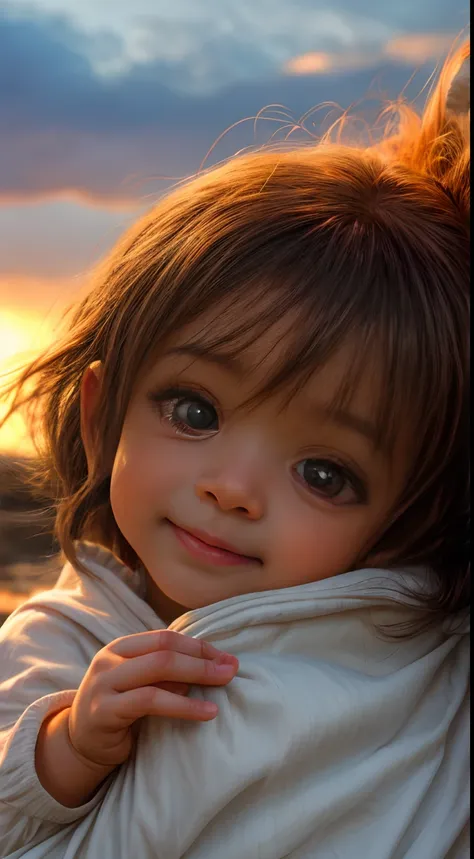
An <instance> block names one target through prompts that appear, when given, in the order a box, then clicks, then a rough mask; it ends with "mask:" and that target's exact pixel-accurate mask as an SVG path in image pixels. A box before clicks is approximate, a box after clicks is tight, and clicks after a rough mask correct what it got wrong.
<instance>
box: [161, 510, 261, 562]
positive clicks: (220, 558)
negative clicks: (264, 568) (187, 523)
mask: <svg viewBox="0 0 474 859" xmlns="http://www.w3.org/2000/svg"><path fill="white" fill-rule="evenodd" d="M167 522H168V524H169V525H171V528H172V529H173V532H174V534H175V536H176V538H177V540H179V542H180V543H181V545H182V546H184V548H185V549H187V550H188V552H189V553H190V554H191V555H193V556H194V557H195V558H198V559H200V560H204V561H207V562H208V563H211V564H217V565H219V566H241V565H243V564H256V563H261V561H260V559H259V558H255V557H250V556H249V555H243V554H242V552H239V551H238V550H237V549H236V548H235V547H234V546H231V545H230V543H226V542H225V541H224V540H220V539H219V538H218V537H213V536H212V535H211V534H207V533H206V532H205V531H200V530H198V529H197V528H193V529H192V530H191V529H189V530H188V529H185V528H181V527H180V526H179V525H176V524H175V523H174V522H172V521H171V520H170V519H168V520H167Z"/></svg>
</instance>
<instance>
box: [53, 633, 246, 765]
mask: <svg viewBox="0 0 474 859" xmlns="http://www.w3.org/2000/svg"><path fill="white" fill-rule="evenodd" d="M237 670H238V660H237V659H236V657H235V656H231V655H230V654H226V653H223V652H222V651H220V650H216V648H214V647H212V645H210V644H207V643H206V642H205V641H200V640H198V639H195V638H189V637H188V636H186V635H182V634H181V633H178V632H170V631H168V630H163V631H157V632H142V633H138V634H137V635H127V636H125V637H124V638H117V639H116V640H115V641H112V642H111V644H108V645H107V646H106V647H103V648H102V650H100V651H99V652H98V653H97V654H96V656H95V657H94V659H93V660H92V662H91V664H90V666H89V669H88V671H87V674H86V675H85V677H84V679H83V681H82V683H81V685H80V687H79V689H78V692H77V695H76V697H75V699H74V702H73V704H72V707H71V710H70V713H69V737H70V742H71V744H72V746H73V748H74V750H75V752H76V753H78V754H79V755H80V756H81V757H82V758H84V759H85V761H88V762H90V763H92V764H94V765H100V766H112V767H113V766H116V765H118V764H121V763H123V762H124V761H125V760H126V759H127V758H128V756H129V754H130V751H131V749H132V745H133V734H132V725H133V723H134V722H136V721H137V719H140V718H141V717H142V716H166V717H168V718H173V719H191V720H192V721H202V722H205V721H208V720H209V719H213V718H214V716H215V715H216V714H217V706H216V705H214V704H211V703H209V702H205V701H200V700H197V699H193V698H187V697H185V696H186V694H187V692H188V691H189V686H190V685H191V684H192V685H199V686H223V685H225V684H226V683H229V681H230V680H232V678H233V677H234V676H235V674H236V672H237Z"/></svg>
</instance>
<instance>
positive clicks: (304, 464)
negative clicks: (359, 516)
mask: <svg viewBox="0 0 474 859" xmlns="http://www.w3.org/2000/svg"><path fill="white" fill-rule="evenodd" d="M295 471H296V473H297V474H298V476H299V477H300V478H301V479H302V480H303V481H304V482H305V483H306V484H307V486H308V487H309V489H311V490H312V491H313V492H315V493H316V494H317V495H321V496H322V497H323V498H327V499H329V500H331V501H334V502H335V503H338V504H357V503H363V502H364V501H365V500H366V491H365V488H364V486H363V484H362V482H361V481H360V480H359V478H357V477H356V476H355V475H352V474H350V473H349V472H348V471H347V470H346V469H345V468H343V467H342V466H341V465H338V464H337V463H335V462H330V461H329V460H324V459H303V460H302V461H301V462H299V463H298V464H297V466H296V468H295Z"/></svg>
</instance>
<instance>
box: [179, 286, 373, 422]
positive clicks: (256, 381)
mask: <svg viewBox="0 0 474 859" xmlns="http://www.w3.org/2000/svg"><path fill="white" fill-rule="evenodd" d="M267 314H268V318H269V321H268V320H266V316H267ZM274 315H275V314H274V307H272V305H271V304H269V303H268V302H266V301H264V300H262V301H260V302H258V303H256V304H254V306H253V307H248V306H247V305H246V302H244V301H242V302H235V301H234V302H228V303H225V302H223V303H222V304H221V305H220V307H219V310H218V311H216V310H215V309H214V310H212V311H207V312H206V313H204V314H202V315H201V316H200V317H199V318H197V319H196V320H195V321H193V322H192V323H190V324H189V325H187V326H185V327H183V328H182V329H181V331H179V332H178V333H177V334H176V335H175V336H174V337H173V338H170V339H169V340H168V342H167V344H166V345H165V347H164V350H163V352H164V353H165V354H166V353H167V352H168V353H169V352H170V351H171V352H172V354H173V355H179V354H181V355H182V356H183V358H185V359H186V361H185V362H184V363H185V364H187V365H191V364H193V363H195V362H196V361H198V360H199V361H200V364H201V365H202V364H203V363H205V364H206V365H209V372H211V368H213V367H215V368H218V369H220V370H222V371H224V372H227V373H230V374H232V375H233V376H234V377H235V380H236V382H238V383H239V384H240V385H243V386H245V388H246V389H247V390H248V394H249V396H252V394H254V395H256V396H258V392H264V391H265V389H266V387H267V386H268V384H269V383H270V384H271V381H272V380H273V379H274V378H276V377H277V376H278V375H279V374H280V375H281V376H282V381H281V384H278V385H277V386H276V389H275V391H274V392H273V393H274V394H275V395H280V394H281V396H282V397H283V398H288V395H290V398H291V400H292V401H293V402H295V401H297V402H298V403H299V404H304V401H305V400H306V399H310V400H314V399H317V400H319V401H322V402H323V403H324V404H328V405H329V404H330V402H331V400H333V399H334V398H335V396H336V395H337V393H341V392H343V391H344V389H345V388H346V387H347V390H345V391H344V396H343V399H344V402H345V404H348V403H350V404H352V405H354V407H357V406H360V407H361V408H362V409H363V410H367V409H371V410H372V411H373V408H372V407H373V405H374V403H375V402H376V400H377V397H378V395H379V393H380V387H381V376H380V372H379V371H378V369H377V368H378V367H379V366H380V365H379V362H377V361H375V360H367V361H366V362H365V365H364V367H363V369H362V370H361V372H358V373H357V379H356V378H355V374H354V368H355V366H356V364H357V360H356V359H357V354H358V352H360V344H358V342H357V338H356V337H354V338H353V339H352V340H350V341H349V340H346V341H343V342H342V343H340V344H336V345H335V347H334V350H333V352H332V353H331V355H330V356H329V357H328V358H327V360H323V361H321V362H315V363H314V364H313V365H312V366H311V365H310V366H309V367H308V368H307V371H306V372H305V373H303V372H301V373H300V367H299V366H298V361H297V359H296V358H295V353H296V352H297V351H298V344H299V343H300V342H301V340H302V339H303V337H302V335H301V334H300V327H301V312H300V311H299V309H298V308H294V309H290V310H288V311H287V312H285V313H283V314H282V315H281V316H279V317H278V316H277V318H276V319H273V318H272V317H273V316H274ZM303 351H304V350H303ZM162 354H163V353H162ZM302 357H304V356H303V355H302ZM285 380H287V381H285Z"/></svg>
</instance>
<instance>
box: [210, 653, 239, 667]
mask: <svg viewBox="0 0 474 859" xmlns="http://www.w3.org/2000/svg"><path fill="white" fill-rule="evenodd" d="M215 661H216V663H217V664H218V665H235V664H236V663H238V659H237V657H236V656H232V654H231V653H224V652H222V653H221V655H220V656H218V657H217V659H216V660H215Z"/></svg>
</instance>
